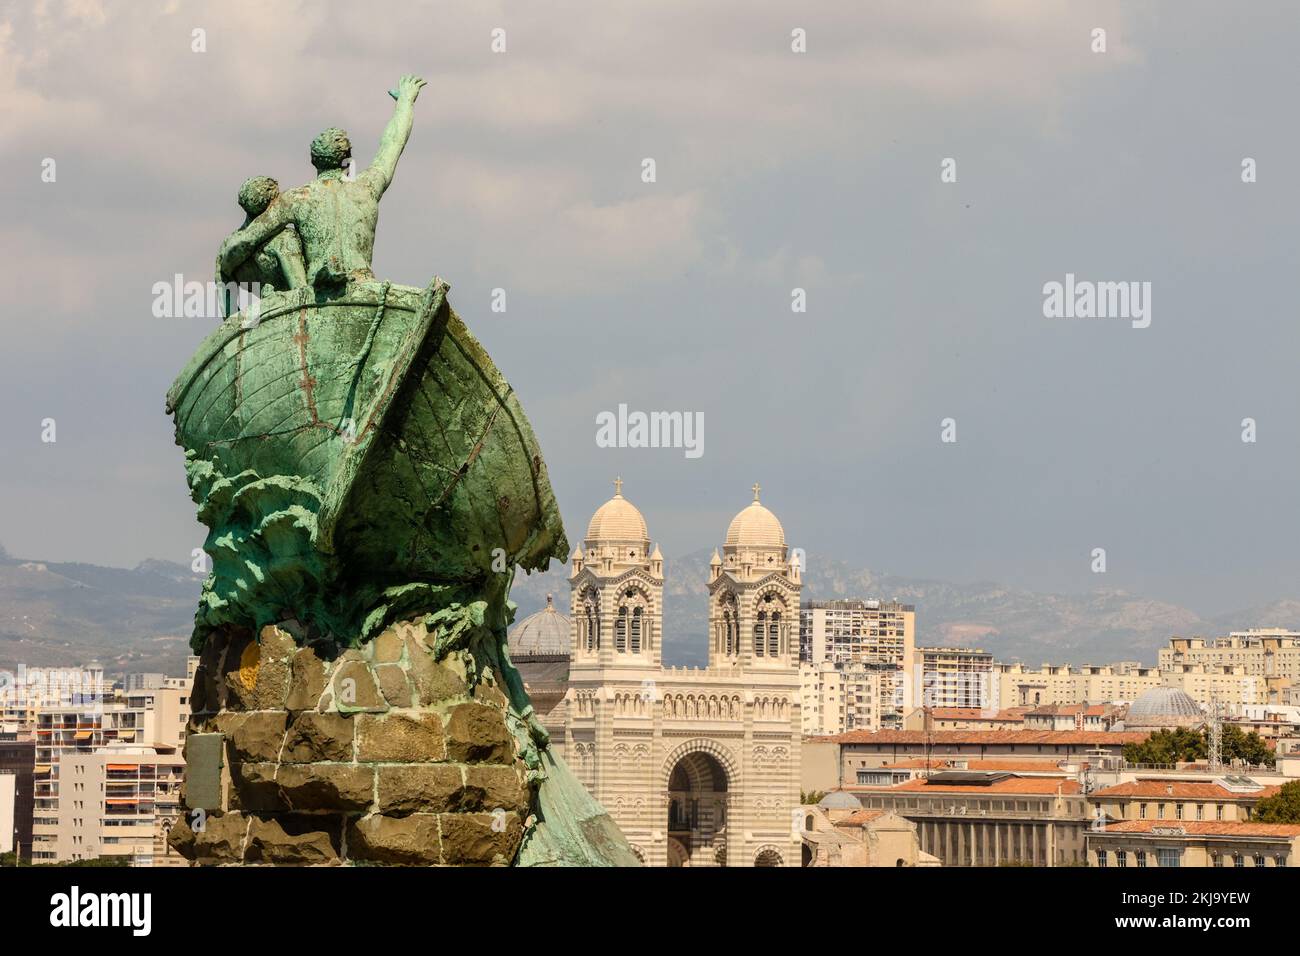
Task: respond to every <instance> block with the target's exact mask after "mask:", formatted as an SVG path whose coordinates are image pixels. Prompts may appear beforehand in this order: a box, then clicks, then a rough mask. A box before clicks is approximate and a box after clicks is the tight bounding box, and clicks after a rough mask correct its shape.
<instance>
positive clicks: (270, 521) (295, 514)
mask: <svg viewBox="0 0 1300 956" xmlns="http://www.w3.org/2000/svg"><path fill="white" fill-rule="evenodd" d="M424 85H425V82H424V80H422V79H420V78H419V77H415V76H404V77H402V79H401V82H400V84H399V86H398V89H397V90H396V91H395V92H394V93H392V94H391V95H393V96H394V98H395V99H396V101H397V103H396V107H395V109H394V111H393V115H392V119H391V120H390V121H389V123H388V126H387V128H386V129H385V131H384V134H383V138H382V140H381V142H380V147H379V151H378V153H377V155H376V156H375V159H374V161H373V162H372V163H371V164H370V166H369V167H367V168H366V169H365V170H364V171H360V172H357V173H356V174H355V175H351V174H350V173H349V172H348V170H349V168H350V161H351V158H352V147H351V143H350V142H349V140H348V137H347V134H346V133H344V132H343V131H342V130H339V129H327V130H325V131H324V132H323V133H321V134H320V135H319V136H318V137H316V139H315V140H314V141H313V142H312V144H311V161H312V164H313V165H314V166H315V168H316V170H317V177H316V178H315V179H313V180H312V181H311V182H309V183H307V184H306V185H304V186H300V187H298V188H296V189H291V190H287V191H285V192H279V190H278V186H277V185H276V183H275V181H274V180H270V179H268V178H266V177H257V178H255V179H252V180H249V181H248V182H246V183H245V184H244V188H243V189H241V191H240V205H241V206H242V207H243V208H244V210H245V212H246V213H247V216H248V218H247V220H246V221H245V223H244V225H243V226H242V227H241V228H239V229H238V230H236V231H235V232H234V233H233V234H232V235H230V236H229V237H228V238H227V239H226V240H225V241H224V242H223V243H222V245H221V249H220V252H219V254H218V259H217V280H218V282H220V283H221V284H222V285H223V286H225V285H227V284H228V283H232V282H236V283H238V282H243V283H258V284H259V285H260V286H261V289H262V295H261V297H260V301H258V302H257V303H256V307H255V308H246V309H244V310H242V311H239V312H234V311H233V310H232V308H231V306H232V305H233V303H229V304H228V306H227V311H228V312H229V313H231V314H229V315H228V316H227V318H226V319H225V321H224V322H223V324H222V325H221V326H220V327H219V328H218V329H217V330H216V331H215V332H213V333H212V334H211V335H210V336H209V337H208V338H207V339H206V340H205V341H204V342H203V344H202V345H201V346H200V347H199V349H198V351H197V352H196V354H195V355H194V357H193V358H192V359H191V361H190V363H189V365H188V366H187V367H186V368H185V370H184V371H183V372H182V373H181V375H180V376H179V377H178V378H177V380H176V382H175V384H174V385H173V386H172V388H171V390H170V392H169V393H168V396H167V407H168V411H169V412H171V413H172V414H173V416H174V419H175V422H176V439H177V443H178V444H179V445H181V447H183V448H184V449H185V458H186V474H187V477H188V480H189V485H190V489H191V494H192V496H193V498H194V500H195V502H196V503H197V505H198V516H199V519H200V520H201V521H202V522H203V523H204V524H205V525H206V526H207V527H208V529H209V534H208V537H207V540H206V542H205V550H206V551H207V553H208V554H209V555H210V557H211V560H212V566H211V573H210V574H209V576H208V578H207V580H206V581H205V583H204V587H203V592H202V596H201V598H200V603H199V608H198V610H197V612H196V615H195V627H194V635H193V639H192V644H193V647H194V649H195V651H196V653H197V652H199V651H200V650H201V649H202V648H203V645H204V643H205V642H206V641H207V640H209V638H210V637H211V636H212V635H213V634H214V633H217V632H219V631H221V630H222V629H223V628H244V629H250V630H252V631H253V632H254V633H256V632H258V631H260V629H261V628H263V627H265V626H267V625H278V624H282V623H288V622H292V630H293V633H294V634H295V639H300V640H301V641H304V642H307V641H310V642H313V643H320V642H326V643H329V644H332V645H333V646H336V647H338V648H340V649H346V648H357V647H360V646H362V645H364V644H365V643H366V642H368V641H370V640H372V639H373V638H374V637H375V636H376V635H377V634H379V633H380V632H381V631H383V630H384V629H385V628H386V627H389V626H390V625H392V624H393V623H394V622H397V621H403V620H415V619H418V620H422V621H423V622H424V624H425V625H426V626H427V628H428V630H429V632H430V633H431V634H434V633H436V635H437V637H436V647H435V648H434V652H435V654H436V655H438V656H439V657H441V656H443V655H446V654H448V653H450V652H453V651H455V652H467V653H466V657H467V659H468V660H469V661H470V662H471V667H472V668H473V669H474V670H475V672H476V673H474V674H471V679H476V678H477V677H478V676H479V675H481V674H483V673H484V672H486V671H488V670H489V669H490V670H491V671H492V672H493V673H494V674H495V675H496V677H497V679H498V680H499V681H500V684H501V685H502V686H503V687H504V688H505V690H506V692H507V696H508V699H509V707H510V711H511V716H512V723H513V726H514V729H515V732H516V736H517V738H518V742H519V753H520V755H521V758H522V759H523V760H524V762H525V763H526V764H527V766H528V768H529V772H530V774H531V775H532V778H533V779H534V781H536V782H538V787H537V805H538V806H537V808H536V809H537V811H538V816H539V817H540V819H541V820H542V821H543V823H544V824H545V826H543V827H541V828H537V829H535V830H534V832H533V833H532V834H531V835H530V838H528V839H526V840H525V841H524V849H523V850H522V851H521V853H520V858H519V860H518V862H521V863H534V864H536V863H548V862H549V863H557V862H585V863H600V862H606V863H610V862H612V863H629V862H634V859H633V858H632V857H631V855H630V851H628V849H627V846H626V844H625V843H623V842H622V838H621V837H620V836H617V831H616V830H613V831H612V835H611V833H610V832H609V831H610V830H612V824H610V825H609V827H607V828H605V829H604V830H603V831H601V828H602V827H604V823H600V822H599V820H600V819H602V818H603V820H604V821H605V822H607V821H608V818H607V817H605V816H604V814H603V811H601V810H600V808H599V806H598V805H596V804H595V803H594V801H592V800H591V798H590V797H589V796H588V795H587V794H586V792H585V791H584V790H583V789H582V787H581V785H580V784H578V783H577V781H576V780H575V779H574V778H573V777H572V776H571V775H570V774H569V772H568V770H567V768H565V767H564V765H563V763H562V762H560V761H559V760H558V758H556V757H554V756H553V755H552V754H551V753H550V751H549V747H548V743H549V742H548V740H547V735H546V732H545V731H544V730H543V728H542V727H541V724H540V722H539V721H537V720H536V718H535V716H534V714H533V710H532V706H531V704H530V702H529V700H528V696H527V694H526V692H525V690H524V686H523V682H522V680H521V678H520V676H519V674H518V672H517V671H516V670H515V668H514V667H513V666H512V665H511V663H510V660H509V652H508V647H507V644H506V641H505V636H506V628H507V626H508V624H509V623H510V621H511V620H512V618H513V611H514V608H513V605H512V604H511V603H510V602H509V600H508V597H509V591H510V585H511V580H512V577H513V574H514V569H515V568H516V567H522V568H523V569H525V570H526V571H532V570H538V569H545V568H546V567H547V565H548V564H549V563H550V560H551V559H552V558H556V559H558V560H560V561H561V562H563V561H564V560H565V558H566V557H567V550H568V548H567V542H566V540H565V535H564V530H563V527H562V524H561V520H560V514H559V511H558V508H557V506H556V502H555V497H554V494H553V492H552V490H551V486H550V482H549V479H548V477H547V472H546V466H545V463H544V462H543V460H542V456H541V450H540V448H539V447H538V443H537V439H536V437H535V436H534V435H533V431H532V429H531V427H530V426H529V423H528V419H527V417H526V416H525V415H524V412H523V409H522V407H521V406H520V404H519V401H518V399H517V398H516V397H515V394H514V392H513V390H512V389H511V387H510V385H509V384H508V383H507V382H506V380H505V379H504V378H503V377H502V375H501V374H500V372H498V371H497V369H496V367H495V365H494V364H493V363H492V360H491V359H490V358H489V357H488V355H487V353H486V352H485V351H484V350H483V348H482V347H481V346H480V345H479V343H478V342H477V341H476V340H475V339H474V337H473V336H472V335H471V334H470V333H469V330H468V329H467V328H466V327H465V325H464V323H463V322H462V321H461V319H460V317H459V316H458V315H457V314H456V313H455V311H454V310H453V309H452V308H451V305H450V303H449V302H448V298H447V292H448V285H447V284H446V283H445V282H443V281H442V280H441V279H438V278H436V277H435V278H434V279H433V281H432V282H430V284H429V285H428V286H427V287H426V288H424V289H417V288H413V287H408V286H401V285H396V284H393V283H389V282H381V281H378V280H376V278H375V276H374V274H373V272H372V271H371V257H372V254H373V250H374V243H375V228H376V224H377V222H378V218H379V200H380V198H381V197H382V196H383V195H384V192H385V191H386V190H387V189H388V187H389V185H391V183H392V181H393V176H394V173H395V172H396V168H397V162H398V159H399V158H400V157H401V155H402V151H403V149H404V147H405V146H406V143H407V140H408V139H409V137H410V134H411V128H412V120H413V107H414V104H415V101H416V98H417V96H418V95H419V92H420V89H421V88H422V87H423V86H424ZM268 289H269V290H270V291H267V290H268ZM299 635H301V637H299ZM593 820H596V821H598V822H597V823H596V824H592V821H593ZM593 826H594V829H593ZM598 831H600V832H598ZM584 834H585V835H584ZM589 837H591V838H592V839H589ZM530 848H531V849H530Z"/></svg>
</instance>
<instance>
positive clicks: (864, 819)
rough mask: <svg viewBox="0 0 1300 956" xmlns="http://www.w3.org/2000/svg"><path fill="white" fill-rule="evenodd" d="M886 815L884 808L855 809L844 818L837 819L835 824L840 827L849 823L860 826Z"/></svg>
mask: <svg viewBox="0 0 1300 956" xmlns="http://www.w3.org/2000/svg"><path fill="white" fill-rule="evenodd" d="M884 815H885V811H884V810H854V811H853V812H852V813H850V814H849V815H848V816H847V817H845V818H844V819H842V820H836V821H835V825H836V826H837V827H838V826H843V825H845V824H848V825H849V826H855V827H860V826H863V825H864V824H867V823H870V822H871V821H872V820H876V819H878V818H880V817H883V816H884Z"/></svg>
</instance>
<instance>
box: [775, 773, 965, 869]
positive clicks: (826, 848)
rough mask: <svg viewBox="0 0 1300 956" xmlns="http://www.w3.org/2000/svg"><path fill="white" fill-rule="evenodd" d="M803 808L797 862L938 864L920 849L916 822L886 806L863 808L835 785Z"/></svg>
mask: <svg viewBox="0 0 1300 956" xmlns="http://www.w3.org/2000/svg"><path fill="white" fill-rule="evenodd" d="M800 809H801V810H802V812H803V817H804V820H803V865H804V866H812V867H840V866H892V867H902V866H939V865H940V864H939V860H938V858H937V857H934V856H932V855H931V854H929V853H926V852H925V851H924V850H922V849H921V842H920V840H919V839H918V838H917V835H916V824H915V823H912V822H911V821H909V820H905V819H904V818H903V817H900V816H899V815H898V814H896V813H891V812H889V811H888V810H864V809H862V804H860V803H858V801H857V799H856V798H855V797H852V796H850V795H849V794H846V793H845V792H844V791H842V790H839V791H836V792H835V793H830V794H827V795H826V797H825V798H824V799H823V800H822V801H821V803H819V804H816V805H809V806H805V807H801V808H800Z"/></svg>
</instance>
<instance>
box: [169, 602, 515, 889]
mask: <svg viewBox="0 0 1300 956" xmlns="http://www.w3.org/2000/svg"><path fill="white" fill-rule="evenodd" d="M291 626H292V625H290V624H285V625H282V626H281V627H266V628H263V629H262V632H261V634H260V635H258V636H257V637H256V638H254V636H253V635H252V634H251V633H249V632H247V631H239V630H235V629H229V630H226V631H223V632H220V633H217V634H214V635H213V636H212V637H210V638H209V640H208V641H207V643H206V644H205V646H204V650H203V653H202V656H201V658H200V663H199V668H198V672H197V673H196V675H195V681H194V693H193V697H192V701H191V706H192V717H191V719H190V724H189V727H188V732H189V736H187V741H186V783H185V797H184V801H183V812H182V815H181V818H180V820H178V822H177V824H176V825H175V827H174V828H173V830H172V833H171V837H170V841H171V844H172V846H173V847H175V848H176V849H177V850H178V851H179V852H180V853H181V854H182V855H183V856H185V857H186V858H187V859H190V860H192V861H194V862H195V863H196V864H199V865H223V864H274V865H289V866H302V865H337V864H343V863H366V864H405V865H416V866H428V865H459V866H466V865H471V866H472V865H508V864H510V863H512V862H514V860H515V858H516V856H517V854H518V852H519V847H520V843H521V841H522V839H523V835H524V826H525V823H526V821H527V818H528V815H529V812H530V807H531V806H532V803H533V798H534V796H535V793H534V791H535V786H536V785H535V784H532V783H530V780H529V775H528V774H527V772H526V770H525V767H524V763H523V761H522V760H521V759H520V751H519V747H518V745H517V743H516V740H515V737H514V736H513V734H512V733H511V730H510V726H511V725H510V724H509V723H508V719H511V718H508V714H507V702H506V696H505V694H504V693H502V689H501V688H500V687H499V686H498V683H497V680H496V678H495V676H494V675H493V674H491V673H490V672H489V673H488V674H487V675H485V677H484V679H483V680H482V681H480V682H479V684H478V686H477V687H474V688H471V687H470V686H469V680H468V677H467V675H468V673H470V671H469V670H467V667H466V665H467V663H469V662H468V659H467V655H466V654H464V653H463V652H453V653H451V654H449V655H448V656H447V657H446V658H445V659H444V660H442V661H441V662H438V661H435V660H434V657H433V654H432V652H431V650H430V648H431V646H432V636H431V635H430V634H429V633H428V631H427V630H426V628H425V627H424V625H423V624H422V623H419V622H404V623H400V624H396V625H394V626H393V627H391V628H389V629H388V630H386V631H384V632H383V633H382V634H380V635H379V636H378V637H377V638H376V639H375V640H373V641H370V642H369V643H368V644H366V645H365V647H364V648H362V649H359V650H347V651H344V652H342V653H339V654H337V656H334V655H333V654H332V653H331V650H330V649H329V648H325V647H321V646H305V647H300V646H299V645H298V643H297V642H295V640H294V638H293V636H292V635H291V634H290V633H289V632H288V631H287V630H285V629H284V628H288V627H291ZM206 735H219V737H212V736H206Z"/></svg>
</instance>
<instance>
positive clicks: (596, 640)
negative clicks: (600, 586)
mask: <svg viewBox="0 0 1300 956" xmlns="http://www.w3.org/2000/svg"><path fill="white" fill-rule="evenodd" d="M580 620H581V628H582V633H581V634H580V635H579V643H580V646H581V647H582V648H583V649H584V650H588V651H596V650H600V608H599V605H598V604H597V602H596V592H595V591H593V590H590V589H588V590H587V591H586V592H585V593H584V594H583V596H582V617H581V619H580Z"/></svg>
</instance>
